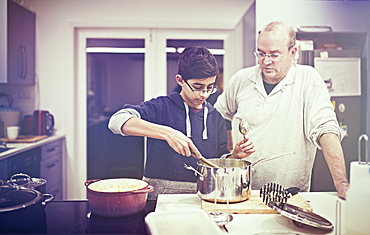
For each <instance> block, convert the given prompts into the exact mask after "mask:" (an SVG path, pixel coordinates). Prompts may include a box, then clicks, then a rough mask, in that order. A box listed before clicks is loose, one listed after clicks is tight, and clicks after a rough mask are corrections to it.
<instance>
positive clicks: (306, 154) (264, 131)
mask: <svg viewBox="0 0 370 235" xmlns="http://www.w3.org/2000/svg"><path fill="white" fill-rule="evenodd" d="M296 53H297V48H296V47H295V32H294V30H293V29H292V27H290V26H289V25H287V24H285V23H283V22H272V23H270V24H268V25H267V26H266V27H265V28H264V29H263V30H262V31H261V33H260V34H259V36H258V40H257V48H256V50H255V52H254V54H255V56H256V57H257V58H258V62H259V65H256V66H253V67H250V68H245V69H242V70H240V71H238V72H237V73H236V74H235V75H234V76H233V77H232V79H231V80H230V81H229V82H228V84H226V88H225V91H224V93H223V94H222V95H221V96H220V97H219V98H218V100H217V102H216V104H215V108H216V109H217V110H218V111H219V112H220V113H221V115H222V116H223V117H224V119H226V120H229V121H232V120H233V118H237V119H246V120H247V121H248V122H249V125H250V132H249V137H250V138H251V139H252V140H253V142H254V146H255V150H256V152H255V153H254V154H252V155H251V156H249V157H248V160H250V161H251V162H255V161H257V160H259V159H261V158H264V157H269V156H272V155H275V154H279V153H284V152H291V151H292V152H295V153H296V154H294V155H286V156H284V157H280V158H278V159H275V160H271V161H269V162H264V163H261V164H258V165H257V166H256V167H255V172H254V175H253V185H252V188H253V189H260V188H261V187H262V186H263V185H264V184H266V183H271V182H276V183H278V184H281V185H282V186H283V187H292V186H296V187H299V188H300V189H301V190H302V191H309V190H310V185H311V174H312V167H313V163H314V160H315V155H316V150H317V148H319V149H322V150H323V153H324V156H325V159H326V162H327V164H328V166H329V169H330V172H331V175H332V178H333V180H334V184H335V187H336V189H337V192H338V195H339V197H341V198H345V195H346V191H347V189H348V187H349V183H348V179H347V175H346V170H345V162H344V156H343V150H342V147H341V144H340V141H341V139H342V135H341V131H340V128H339V126H338V122H337V119H336V115H335V112H334V109H333V105H332V104H331V102H330V97H329V95H328V91H327V88H326V85H325V83H324V81H323V79H322V78H321V77H320V75H319V73H318V72H317V71H316V70H315V69H314V68H312V67H310V66H303V65H297V64H296V63H295V62H294V56H295V54H296ZM229 137H231V131H229ZM229 139H230V140H231V138H229ZM229 146H230V144H229ZM231 146H232V145H231Z"/></svg>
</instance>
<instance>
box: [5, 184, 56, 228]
mask: <svg viewBox="0 0 370 235" xmlns="http://www.w3.org/2000/svg"><path fill="white" fill-rule="evenodd" d="M0 181H1V180H0ZM53 199H54V197H53V195H51V194H41V193H40V192H39V191H37V190H34V189H30V188H26V187H21V186H18V185H15V184H11V183H9V182H4V181H1V182H0V231H2V232H6V233H45V232H46V215H45V211H44V208H45V204H46V203H48V202H50V201H52V200H53Z"/></svg>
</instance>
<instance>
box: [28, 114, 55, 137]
mask: <svg viewBox="0 0 370 235" xmlns="http://www.w3.org/2000/svg"><path fill="white" fill-rule="evenodd" d="M53 127H54V116H53V115H52V114H50V113H49V112H48V111H45V110H35V111H33V124H32V130H33V131H32V132H33V134H34V135H51V134H52V132H53Z"/></svg>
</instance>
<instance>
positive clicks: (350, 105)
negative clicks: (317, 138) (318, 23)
mask: <svg viewBox="0 0 370 235" xmlns="http://www.w3.org/2000/svg"><path fill="white" fill-rule="evenodd" d="M298 54H299V58H298V61H297V63H298V64H306V65H311V66H313V67H315V68H316V69H317V71H318V72H319V73H320V75H321V77H322V78H323V80H324V81H325V84H326V86H327V88H328V92H329V95H330V99H331V101H332V104H333V106H334V109H335V113H336V116H337V120H338V123H339V125H340V127H341V130H342V133H343V135H344V138H343V140H342V142H341V145H342V148H343V152H344V157H345V163H346V171H347V177H348V179H349V176H350V163H351V162H352V161H357V159H358V151H359V150H358V138H359V136H360V135H361V134H363V133H362V132H363V131H364V130H366V128H365V127H366V126H365V125H366V123H365V120H366V89H364V88H365V87H366V86H365V84H366V83H365V80H366V79H365V78H366V74H364V70H362V69H361V68H362V67H364V66H365V65H363V66H362V63H363V60H362V58H361V51H360V50H307V51H303V50H302V51H299V53H298ZM362 77H363V78H364V79H361V78H362ZM362 153H363V151H362ZM311 191H313V192H315V191H336V189H335V187H334V183H333V179H332V177H331V174H330V171H329V168H328V165H327V163H326V161H325V158H324V155H323V152H322V151H321V150H317V153H316V158H315V163H314V166H313V172H312V178H311Z"/></svg>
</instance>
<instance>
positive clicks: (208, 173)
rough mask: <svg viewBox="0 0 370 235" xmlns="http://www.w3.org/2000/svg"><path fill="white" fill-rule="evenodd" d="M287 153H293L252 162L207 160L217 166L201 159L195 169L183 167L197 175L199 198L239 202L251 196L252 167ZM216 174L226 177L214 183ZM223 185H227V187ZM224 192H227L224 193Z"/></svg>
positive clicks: (279, 155)
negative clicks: (207, 163) (206, 163)
mask: <svg viewBox="0 0 370 235" xmlns="http://www.w3.org/2000/svg"><path fill="white" fill-rule="evenodd" d="M288 154H295V153H294V152H289V153H282V154H278V155H274V156H272V157H267V158H262V159H260V160H259V161H257V162H255V163H253V164H252V163H251V162H249V161H245V160H241V159H228V158H226V159H220V158H211V159H208V160H209V161H210V162H212V163H214V164H216V165H217V166H219V167H210V166H208V165H205V164H204V163H203V162H202V161H199V162H197V165H198V166H197V170H195V169H193V168H192V167H190V166H188V165H184V167H185V168H186V169H188V170H193V171H194V172H195V174H196V175H197V194H198V196H199V197H200V198H201V199H203V200H206V201H211V202H212V201H214V200H215V198H217V201H218V202H227V201H228V202H241V201H245V200H248V199H249V198H250V196H251V180H252V173H253V167H254V166H255V165H257V164H259V163H262V162H265V161H269V160H273V159H275V158H278V157H282V156H285V155H288ZM218 174H225V175H227V177H224V178H219V183H218V184H216V182H215V180H214V179H215V177H214V176H217V175H218ZM226 180H227V181H228V182H227V183H225V182H223V181H226ZM223 185H227V188H226V187H224V186H223ZM225 192H228V193H227V194H226V193H225ZM216 193H217V194H216Z"/></svg>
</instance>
